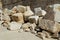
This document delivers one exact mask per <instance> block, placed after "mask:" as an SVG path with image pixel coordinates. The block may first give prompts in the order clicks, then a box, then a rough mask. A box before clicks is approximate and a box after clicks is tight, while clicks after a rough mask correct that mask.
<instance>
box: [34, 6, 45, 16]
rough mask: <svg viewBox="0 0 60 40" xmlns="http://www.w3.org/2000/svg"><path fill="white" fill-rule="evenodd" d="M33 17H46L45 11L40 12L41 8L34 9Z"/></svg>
mask: <svg viewBox="0 0 60 40" xmlns="http://www.w3.org/2000/svg"><path fill="white" fill-rule="evenodd" d="M34 11H35V15H37V16H45V15H46V11H45V10H42V9H41V7H38V8H35V9H34Z"/></svg>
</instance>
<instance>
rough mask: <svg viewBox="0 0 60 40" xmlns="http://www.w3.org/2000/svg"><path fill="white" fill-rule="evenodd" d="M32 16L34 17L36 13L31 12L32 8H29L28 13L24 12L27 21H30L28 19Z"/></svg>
mask: <svg viewBox="0 0 60 40" xmlns="http://www.w3.org/2000/svg"><path fill="white" fill-rule="evenodd" d="M32 15H34V13H33V12H32V11H31V9H30V6H27V11H25V12H24V17H25V20H28V17H29V16H32Z"/></svg>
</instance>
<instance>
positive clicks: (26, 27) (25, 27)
mask: <svg viewBox="0 0 60 40" xmlns="http://www.w3.org/2000/svg"><path fill="white" fill-rule="evenodd" d="M30 25H31V24H30V23H25V24H23V25H22V28H23V30H24V31H30V29H29V28H30Z"/></svg>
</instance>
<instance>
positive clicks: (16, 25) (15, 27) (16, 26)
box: [8, 22, 22, 31]
mask: <svg viewBox="0 0 60 40" xmlns="http://www.w3.org/2000/svg"><path fill="white" fill-rule="evenodd" d="M21 26H22V24H21V23H17V22H11V23H9V27H8V29H9V30H13V31H14V30H19V29H20V28H21Z"/></svg>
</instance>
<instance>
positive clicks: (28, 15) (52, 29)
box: [0, 5, 60, 40]
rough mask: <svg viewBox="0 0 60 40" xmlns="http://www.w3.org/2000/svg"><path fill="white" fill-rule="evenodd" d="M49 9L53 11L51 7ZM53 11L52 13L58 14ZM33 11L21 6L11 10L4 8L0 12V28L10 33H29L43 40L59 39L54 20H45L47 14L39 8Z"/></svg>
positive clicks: (57, 25)
mask: <svg viewBox="0 0 60 40" xmlns="http://www.w3.org/2000/svg"><path fill="white" fill-rule="evenodd" d="M49 7H52V8H53V9H55V7H54V6H52V5H50V6H49ZM55 10H56V9H55ZM55 10H53V11H54V12H55V13H58V12H57V11H55ZM34 11H35V12H33V11H32V10H31V8H30V6H22V5H18V6H14V7H13V8H12V9H11V10H9V9H7V8H5V9H3V10H1V11H0V15H1V16H0V17H1V18H0V21H1V22H2V21H3V22H2V23H0V26H1V25H2V26H3V27H7V30H10V31H16V30H17V31H18V30H20V31H21V32H23V31H25V32H31V33H33V34H35V35H36V36H38V37H40V38H42V39H43V40H57V39H59V32H60V24H59V23H58V22H57V21H55V20H54V21H52V20H48V19H45V18H44V17H45V15H47V14H48V13H47V11H45V10H43V9H42V8H41V7H38V8H35V9H34ZM59 11H60V10H59Z"/></svg>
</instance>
